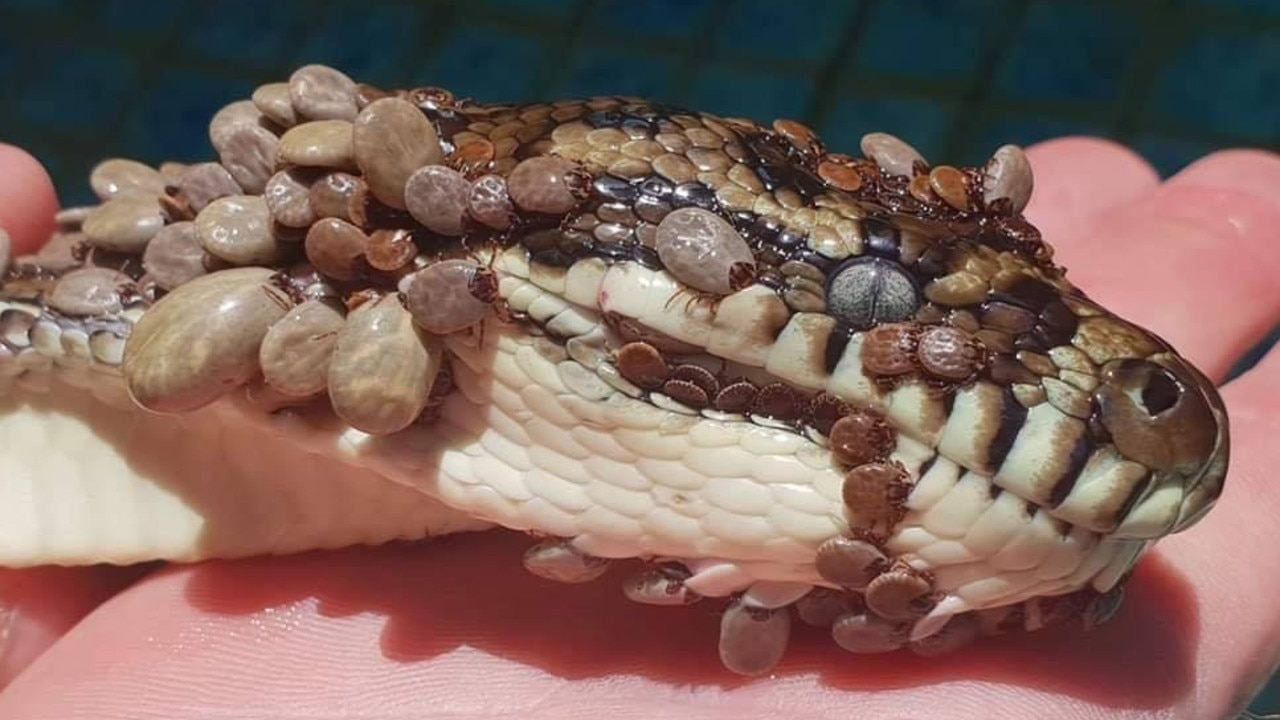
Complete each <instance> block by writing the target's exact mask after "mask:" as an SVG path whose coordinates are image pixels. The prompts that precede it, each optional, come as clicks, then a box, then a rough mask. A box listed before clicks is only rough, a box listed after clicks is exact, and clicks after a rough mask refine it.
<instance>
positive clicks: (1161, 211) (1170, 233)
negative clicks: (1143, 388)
mask: <svg viewBox="0 0 1280 720" xmlns="http://www.w3.org/2000/svg"><path fill="white" fill-rule="evenodd" d="M1082 181H1084V180H1082ZM1276 187H1280V156H1277V155H1274V154H1270V153H1263V152H1246V151H1234V152H1224V153H1218V154H1215V155H1211V156H1209V157H1207V158H1205V159H1203V160H1201V161H1199V162H1197V163H1195V164H1194V165H1192V166H1190V167H1188V168H1187V169H1186V170H1184V171H1183V172H1182V173H1180V174H1179V175H1178V176H1177V177H1175V178H1173V179H1171V180H1170V181H1169V182H1168V183H1166V184H1164V185H1163V186H1161V187H1160V188H1158V189H1157V190H1155V191H1153V192H1151V193H1149V194H1147V195H1146V196H1143V197H1141V198H1138V199H1136V200H1131V201H1130V202H1127V203H1125V204H1124V205H1121V206H1118V207H1115V208H1112V209H1110V210H1104V211H1103V212H1102V213H1101V214H1100V215H1098V216H1096V217H1095V218H1094V219H1093V220H1092V221H1089V222H1084V223H1080V224H1079V225H1078V226H1077V227H1076V228H1074V230H1072V229H1067V230H1066V234H1067V237H1064V238H1063V240H1062V241H1061V242H1059V243H1058V244H1057V250H1058V253H1057V259H1058V260H1059V261H1060V262H1061V263H1062V264H1063V265H1064V266H1065V267H1067V268H1068V275H1067V277H1068V278H1069V279H1071V280H1072V281H1073V282H1074V283H1075V284H1076V285H1077V286H1079V287H1080V288H1082V289H1083V290H1084V291H1085V292H1086V293H1088V294H1089V295H1090V296H1092V297H1094V298H1095V299H1096V300H1097V301H1098V302H1100V303H1101V304H1102V305H1104V306H1106V307H1108V308H1110V309H1112V310H1114V311H1116V312H1117V313H1119V314H1120V315H1122V316H1124V317H1126V318H1128V319H1130V320H1132V321H1134V322H1136V323H1138V324H1139V325H1143V326H1145V327H1148V328H1150V329H1152V330H1154V331H1155V332H1156V333H1158V334H1160V335H1162V336H1164V337H1165V338H1166V339H1167V340H1169V341H1170V342H1171V343H1172V344H1173V345H1174V347H1175V348H1178V349H1179V350H1180V351H1181V352H1182V353H1183V354H1185V355H1186V356H1187V357H1188V358H1190V359H1191V361H1192V362H1193V363H1195V364H1196V365H1198V366H1199V367H1201V368H1202V369H1203V370H1205V372H1206V373H1208V374H1209V375H1210V376H1211V377H1214V378H1221V377H1223V376H1224V375H1225V374H1226V373H1227V372H1228V371H1229V370H1230V368H1231V367H1232V365H1233V364H1234V363H1235V362H1236V360H1238V359H1239V358H1240V357H1241V356H1242V355H1243V354H1244V353H1245V352H1246V351H1247V350H1248V349H1250V348H1251V347H1253V346H1254V345H1256V344H1257V343H1258V342H1259V341H1260V340H1261V339H1262V338H1263V337H1265V335H1266V334H1267V333H1268V332H1270V330H1271V329H1272V327H1273V326H1274V323H1275V319H1276V317H1277V315H1280V283H1277V282H1276V278H1277V277H1280V235H1278V233H1277V228H1280V193H1276V192H1275V191H1274V188H1276Z"/></svg>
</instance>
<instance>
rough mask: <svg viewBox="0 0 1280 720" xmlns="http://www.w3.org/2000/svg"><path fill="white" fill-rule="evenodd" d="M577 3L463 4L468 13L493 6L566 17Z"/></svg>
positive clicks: (490, 0)
mask: <svg viewBox="0 0 1280 720" xmlns="http://www.w3.org/2000/svg"><path fill="white" fill-rule="evenodd" d="M576 2H578V0H480V1H479V2H477V3H475V4H474V5H470V6H468V5H467V4H466V3H463V5H462V8H463V10H464V11H467V10H468V9H469V8H481V7H486V6H491V7H495V8H499V9H503V10H513V11H516V12H520V13H533V14H535V15H565V14H567V13H568V12H569V11H570V10H572V9H573V6H574V4H575V3H576Z"/></svg>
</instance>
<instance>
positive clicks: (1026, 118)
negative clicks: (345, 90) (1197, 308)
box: [0, 0, 1280, 711]
mask: <svg viewBox="0 0 1280 720" xmlns="http://www.w3.org/2000/svg"><path fill="white" fill-rule="evenodd" d="M305 62H325V63H329V64H333V65H335V66H338V67H340V68H342V69H343V70H345V71H346V72H348V73H349V74H351V75H353V76H355V77H357V78H358V79H360V80H365V81H368V82H371V83H374V84H381V85H388V86H416V85H422V84H436V85H443V86H446V87H450V88H452V89H454V90H455V91H457V92H459V93H464V94H468V95H471V96H473V97H476V98H478V99H481V100H524V99H535V98H547V97H551V96H563V95H586V94H593V93H628V94H637V95H645V96H649V97H653V98H655V99H660V100H666V101H670V102H675V103H682V104H685V105H690V106H696V107H699V108H705V109H708V110H712V111H717V112H721V113H725V114H732V115H746V116H754V117H758V118H761V119H769V118H773V117H778V116H783V117H795V118H798V119H802V120H805V121H806V122H808V123H809V124H811V125H813V126H814V127H815V128H817V129H818V130H819V131H820V132H821V133H822V134H823V136H824V137H825V138H826V140H827V142H828V144H829V145H830V146H831V147H833V148H835V149H848V150H856V147H857V141H858V138H859V137H860V136H861V135H862V133H864V132H867V131H870V130H881V129H888V130H890V131H892V132H894V133H896V134H899V135H902V136H903V137H905V138H907V139H908V140H909V141H910V142H911V143H913V144H914V145H916V146H917V147H919V148H920V150H921V151H922V152H923V153H924V154H925V155H926V156H928V157H932V158H935V159H940V160H943V161H946V162H952V163H965V164H972V163H978V162H981V161H982V160H983V159H984V158H985V157H987V155H988V153H990V152H991V150H992V149H994V148H995V147H997V146H998V145H1000V144H1002V143H1004V142H1018V143H1023V144H1030V143H1033V142H1035V141H1037V140H1041V139H1044V138H1047V137H1052V136H1056V135H1062V134H1068V133H1091V134H1101V135H1106V136H1110V137H1114V138H1117V139H1119V140H1121V141H1124V142H1127V143H1129V144H1131V145H1133V146H1134V147H1135V148H1137V149H1138V150H1139V151H1140V152H1142V153H1143V154H1144V155H1146V156H1147V157H1148V158H1149V159H1151V160H1152V161H1153V162H1154V163H1155V164H1156V166H1157V167H1158V168H1159V169H1160V170H1161V171H1162V172H1164V173H1166V174H1170V173H1173V172H1175V171H1177V170H1178V169H1179V168H1180V167H1182V166H1183V165H1185V164H1186V163H1187V162H1189V161H1191V160H1193V159H1195V158H1197V157H1199V156H1201V155H1203V154H1205V153H1207V152H1210V151H1212V150H1214V149H1218V148H1222V147H1228V146H1239V145H1252V146H1262V147H1269V148H1273V149H1274V148H1277V147H1280V0H1110V1H1107V0H1071V1H1068V0H844V1H839V0H837V1H832V2H824V1H822V0H683V1H682V0H600V1H598V2H592V1H588V0H438V1H435V2H428V1H420V2H413V1H412V0H271V2H260V1H258V0H220V1H219V2H216V3H212V2H187V1H184V0H168V1H167V2H150V1H148V0H114V1H107V2H91V1H89V0H80V1H75V0H61V1H59V0H0V108H4V110H3V112H0V139H2V140H5V141H7V142H13V143H17V144H19V145H23V146H25V147H27V148H29V149H30V150H32V151H33V152H35V153H36V154H37V155H38V156H39V157H40V158H41V159H42V160H44V161H45V162H46V163H47V164H48V165H49V167H50V170H51V172H52V173H53V175H54V179H55V181H56V182H57V183H58V186H59V188H60V189H61V192H62V197H63V201H64V202H66V203H69V204H70V203H78V202H82V201H86V200H88V199H89V197H90V196H89V192H88V188H87V185H86V182H85V178H86V177H87V173H88V171H89V168H90V167H91V166H92V164H93V163H94V162H95V161H96V160H97V159H99V158H100V157H101V156H102V155H103V154H104V153H109V154H113V155H123V156H129V157H136V158H138V159H141V160H145V161H150V162H159V161H161V160H164V159H177V160H191V159H198V158H204V157H206V156H207V154H208V151H207V142H208V141H207V139H206V134H205V128H206V125H207V122H208V119H209V117H210V116H211V115H212V113H213V112H214V111H215V110H216V109H217V108H219V107H221V106H222V105H223V104H225V103H227V102H229V101H231V100H235V99H239V98H242V97H246V96H247V95H248V92H249V91H250V90H251V89H252V88H253V87H254V86H255V85H256V84H258V83H261V82H265V81H274V80H280V79H283V78H284V76H285V75H286V74H287V73H288V72H289V70H290V69H291V68H292V67H294V66H296V65H299V64H302V63H305ZM1273 341H1274V339H1273ZM1257 709H1259V710H1263V709H1269V710H1271V711H1280V688H1276V689H1273V690H1272V691H1271V695H1270V696H1269V697H1264V698H1262V699H1260V700H1259V702H1258V706H1257Z"/></svg>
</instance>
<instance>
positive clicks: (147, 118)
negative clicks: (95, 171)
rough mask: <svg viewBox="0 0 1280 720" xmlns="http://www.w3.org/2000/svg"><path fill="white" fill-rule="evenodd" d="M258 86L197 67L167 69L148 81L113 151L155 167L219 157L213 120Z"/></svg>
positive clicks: (180, 66)
mask: <svg viewBox="0 0 1280 720" xmlns="http://www.w3.org/2000/svg"><path fill="white" fill-rule="evenodd" d="M253 88H254V85H253V83H250V82H247V81H242V80H238V79H234V78H228V77H224V76H220V75H211V74H209V73H207V72H204V71H202V70H200V69H198V68H194V67H187V66H182V65H178V66H175V67H173V68H169V69H166V70H164V71H163V72H161V73H160V74H159V76H157V77H156V78H155V79H154V80H152V81H151V82H150V83H148V90H147V93H146V94H145V95H144V96H143V97H142V98H141V99H140V101H139V103H138V105H137V106H136V108H135V110H134V111H133V112H131V113H129V115H128V116H127V117H126V120H125V124H124V126H123V127H122V128H121V132H120V138H119V142H120V143H121V147H118V148H112V149H111V153H112V154H117V155H120V154H123V155H126V156H129V157H134V158H137V159H139V160H142V161H144V162H150V163H159V162H161V161H163V160H180V161H183V162H193V161H203V160H212V159H216V157H215V155H214V151H213V147H212V146H211V144H210V141H209V121H210V120H211V119H212V118H213V115H214V113H216V112H217V111H218V110H219V109H221V108H222V106H223V105H226V104H227V103H230V102H232V101H234V100H242V99H245V98H248V97H249V95H250V93H252V92H253Z"/></svg>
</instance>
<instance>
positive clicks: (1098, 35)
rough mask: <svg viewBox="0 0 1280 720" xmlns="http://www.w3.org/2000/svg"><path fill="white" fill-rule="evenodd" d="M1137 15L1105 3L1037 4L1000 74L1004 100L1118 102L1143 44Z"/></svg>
mask: <svg viewBox="0 0 1280 720" xmlns="http://www.w3.org/2000/svg"><path fill="white" fill-rule="evenodd" d="M1134 12H1135V11H1133V10H1131V9H1129V8H1126V7H1124V6H1119V5H1107V4H1103V3H1078V4H1066V3H1061V2H1036V3H1034V4H1032V5H1031V6H1030V7H1029V8H1028V9H1027V16H1026V19H1025V21H1024V22H1023V24H1022V26H1021V27H1020V28H1019V31H1018V36H1017V39H1016V40H1014V45H1013V48H1012V50H1011V52H1009V53H1008V55H1006V57H1005V61H1004V63H1003V65H1002V67H1001V68H1000V71H999V76H998V80H997V89H998V90H999V94H1000V95H1001V96H1003V97H1006V98H1014V99H1018V100H1039V101H1051V102H1052V101H1069V102H1094V103H1111V102H1113V101H1115V100H1116V99H1118V98H1119V94H1120V84H1121V82H1123V79H1124V75H1125V70H1126V68H1127V67H1128V66H1129V64H1130V62H1131V61H1132V59H1133V55H1134V52H1135V50H1136V49H1137V47H1138V45H1139V44H1140V43H1141V42H1142V41H1143V38H1142V35H1141V32H1140V31H1141V30H1142V29H1141V28H1140V26H1139V24H1138V21H1137V18H1136V17H1135V15H1134ZM1146 31H1148V32H1149V31H1151V29H1146Z"/></svg>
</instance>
